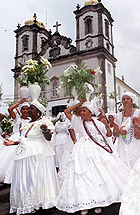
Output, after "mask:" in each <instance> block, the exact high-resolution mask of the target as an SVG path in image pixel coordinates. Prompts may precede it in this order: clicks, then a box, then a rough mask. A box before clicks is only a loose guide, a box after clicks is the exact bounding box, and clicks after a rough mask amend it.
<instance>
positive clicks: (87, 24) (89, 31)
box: [85, 17, 93, 35]
mask: <svg viewBox="0 0 140 215" xmlns="http://www.w3.org/2000/svg"><path fill="white" fill-rule="evenodd" d="M92 33H93V27H92V17H86V19H85V35H87V34H92Z"/></svg>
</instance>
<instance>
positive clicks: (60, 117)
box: [57, 112, 67, 120]
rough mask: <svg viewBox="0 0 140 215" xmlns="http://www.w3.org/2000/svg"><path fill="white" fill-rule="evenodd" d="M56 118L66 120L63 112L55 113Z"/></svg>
mask: <svg viewBox="0 0 140 215" xmlns="http://www.w3.org/2000/svg"><path fill="white" fill-rule="evenodd" d="M57 118H58V119H62V120H66V118H67V117H66V115H65V113H64V112H59V113H58V115H57Z"/></svg>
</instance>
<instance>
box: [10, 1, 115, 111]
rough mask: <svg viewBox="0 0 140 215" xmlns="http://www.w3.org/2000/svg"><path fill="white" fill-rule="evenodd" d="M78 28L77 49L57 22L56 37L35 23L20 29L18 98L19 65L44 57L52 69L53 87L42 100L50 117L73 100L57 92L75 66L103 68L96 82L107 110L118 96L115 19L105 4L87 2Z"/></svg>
mask: <svg viewBox="0 0 140 215" xmlns="http://www.w3.org/2000/svg"><path fill="white" fill-rule="evenodd" d="M74 15H75V24H76V38H75V39H76V40H75V46H74V45H72V39H71V38H69V37H67V36H64V35H61V34H60V33H59V30H58V27H59V24H58V22H56V25H55V27H56V31H55V33H54V34H52V32H51V30H47V29H46V28H45V26H44V24H43V23H41V22H40V21H38V20H37V17H36V14H34V16H33V19H31V20H29V21H26V22H25V24H24V25H23V26H20V25H18V26H17V29H16V30H15V34H16V55H15V68H14V69H12V71H13V72H14V96H15V100H16V99H17V98H18V91H19V84H18V82H17V77H18V76H19V74H20V72H21V68H20V66H19V62H21V63H23V64H24V63H25V62H26V61H27V60H29V59H33V60H38V59H39V58H40V56H42V57H44V58H46V59H48V60H49V61H50V62H51V64H52V68H50V70H49V72H48V73H47V77H48V78H49V79H50V80H51V84H50V85H47V86H45V87H44V89H42V98H43V99H44V100H45V101H46V103H47V109H48V113H49V114H50V115H51V114H53V115H57V113H58V112H60V111H63V110H64V109H65V108H66V106H67V104H68V103H67V102H68V99H69V96H68V95H67V94H66V92H65V89H63V90H62V91H61V92H60V95H59V96H58V95H57V93H56V91H57V87H58V86H59V84H60V82H61V78H60V77H61V75H62V74H63V73H64V70H66V69H67V68H68V67H69V66H70V65H71V64H77V65H78V66H79V65H80V64H81V62H83V61H84V62H85V64H86V66H87V68H89V69H93V68H95V67H97V66H100V68H101V70H102V72H103V74H102V75H99V76H98V78H97V79H96V81H97V82H98V83H100V84H101V88H100V89H97V90H98V91H99V92H102V93H103V94H104V95H105V96H104V107H107V102H108V95H109V94H110V93H111V92H116V78H115V77H116V76H115V63H116V61H117V60H116V58H115V56H114V44H113V33H112V27H113V18H112V16H111V14H110V12H109V11H108V10H107V8H105V7H104V5H103V4H102V3H101V1H99V0H98V1H97V0H90V1H86V2H85V5H84V6H83V7H80V5H79V4H77V6H76V10H75V11H74Z"/></svg>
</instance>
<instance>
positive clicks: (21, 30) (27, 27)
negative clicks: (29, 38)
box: [14, 24, 51, 36]
mask: <svg viewBox="0 0 140 215" xmlns="http://www.w3.org/2000/svg"><path fill="white" fill-rule="evenodd" d="M27 31H29V32H33V31H36V32H38V33H43V34H45V35H46V36H50V34H51V33H50V31H48V30H47V29H45V28H41V27H39V26H38V25H37V24H33V25H24V26H22V27H20V28H18V29H16V30H15V31H14V32H15V33H16V36H19V35H21V34H23V33H24V32H27Z"/></svg>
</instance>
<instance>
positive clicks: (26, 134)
mask: <svg viewBox="0 0 140 215" xmlns="http://www.w3.org/2000/svg"><path fill="white" fill-rule="evenodd" d="M33 126H34V123H33V124H32V125H31V126H30V127H29V128H28V130H27V131H26V133H25V137H27V136H28V133H29V131H30V130H31V129H32V127H33Z"/></svg>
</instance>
